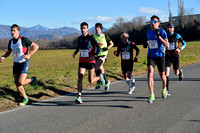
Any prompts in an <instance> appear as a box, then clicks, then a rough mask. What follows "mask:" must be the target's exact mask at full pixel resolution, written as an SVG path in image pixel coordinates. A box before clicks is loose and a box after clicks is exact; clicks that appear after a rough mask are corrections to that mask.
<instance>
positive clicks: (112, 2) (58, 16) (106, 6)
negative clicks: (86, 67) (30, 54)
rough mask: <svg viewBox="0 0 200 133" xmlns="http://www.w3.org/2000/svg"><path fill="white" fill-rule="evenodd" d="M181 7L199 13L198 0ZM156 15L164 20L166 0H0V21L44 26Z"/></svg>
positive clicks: (174, 6) (188, 0)
mask: <svg viewBox="0 0 200 133" xmlns="http://www.w3.org/2000/svg"><path fill="white" fill-rule="evenodd" d="M170 2H171V10H172V15H173V16H177V12H178V0H170ZM184 3H185V4H184V5H185V8H186V9H187V10H188V9H193V13H195V14H200V0H184ZM154 14H155V15H158V16H159V17H160V18H161V21H165V20H168V14H169V13H168V0H99V1H98V0H69V1H68V0H0V24H3V25H12V24H13V23H16V24H18V25H20V26H23V27H31V26H35V25H38V24H39V25H42V26H45V27H48V28H60V27H64V26H68V27H74V28H77V29H79V25H80V23H81V22H83V21H86V22H88V23H89V27H93V26H94V24H95V23H96V22H101V23H103V25H104V27H106V28H110V27H111V26H112V25H113V23H114V22H115V20H116V18H119V17H123V18H125V19H126V20H131V19H132V18H133V17H137V16H146V17H147V19H149V17H150V16H152V15H154Z"/></svg>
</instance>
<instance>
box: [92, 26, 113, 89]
mask: <svg viewBox="0 0 200 133" xmlns="http://www.w3.org/2000/svg"><path fill="white" fill-rule="evenodd" d="M102 29H103V25H102V24H101V23H96V24H95V31H96V33H95V34H94V37H95V39H96V40H97V42H98V43H99V46H100V48H101V53H100V54H98V56H97V57H96V61H97V62H96V67H95V71H96V75H97V76H99V75H100V74H103V77H104V80H105V90H106V91H108V90H109V85H110V81H109V80H107V77H106V73H105V71H104V67H103V64H104V62H106V60H107V55H108V49H110V48H112V47H113V46H114V44H113V42H112V40H111V39H110V37H109V36H108V35H107V34H104V33H102V32H101V31H102ZM108 44H109V45H108ZM100 87H101V84H100V81H97V84H96V89H99V88H100Z"/></svg>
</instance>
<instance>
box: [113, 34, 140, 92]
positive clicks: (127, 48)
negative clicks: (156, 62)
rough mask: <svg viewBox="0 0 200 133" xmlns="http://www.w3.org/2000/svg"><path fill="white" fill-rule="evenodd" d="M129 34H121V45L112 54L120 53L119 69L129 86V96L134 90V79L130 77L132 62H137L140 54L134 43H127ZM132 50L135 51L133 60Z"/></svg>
mask: <svg viewBox="0 0 200 133" xmlns="http://www.w3.org/2000/svg"><path fill="white" fill-rule="evenodd" d="M128 38H129V34H128V33H124V32H123V33H122V34H121V44H119V45H118V47H117V51H115V52H114V55H116V56H119V54H120V53H121V69H122V74H123V76H124V79H125V80H126V82H127V84H128V85H129V91H128V93H129V94H132V92H133V91H134V89H135V79H134V78H133V76H132V71H133V62H138V55H139V53H140V50H139V48H138V47H137V46H136V44H135V43H134V42H131V41H129V39H128ZM133 49H135V50H136V56H135V58H134V60H133Z"/></svg>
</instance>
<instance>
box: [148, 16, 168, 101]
mask: <svg viewBox="0 0 200 133" xmlns="http://www.w3.org/2000/svg"><path fill="white" fill-rule="evenodd" d="M150 22H151V30H149V31H147V44H148V53H147V61H148V62H147V69H148V74H147V75H148V76H147V78H148V86H149V91H150V97H149V99H148V103H153V101H154V100H155V94H154V80H153V73H154V67H155V65H157V67H158V71H159V75H160V78H161V80H162V87H163V90H162V98H163V99H165V98H167V90H166V76H165V53H164V49H165V47H168V46H169V42H168V39H167V33H166V32H165V30H163V29H161V28H159V25H160V20H159V17H158V16H156V15H153V16H152V17H151V19H150Z"/></svg>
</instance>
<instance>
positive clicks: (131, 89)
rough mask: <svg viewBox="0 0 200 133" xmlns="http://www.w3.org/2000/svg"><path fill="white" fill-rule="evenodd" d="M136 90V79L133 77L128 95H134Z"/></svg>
mask: <svg viewBox="0 0 200 133" xmlns="http://www.w3.org/2000/svg"><path fill="white" fill-rule="evenodd" d="M134 90H135V79H134V78H133V77H131V81H130V89H129V92H128V94H132V92H133V91H134Z"/></svg>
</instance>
